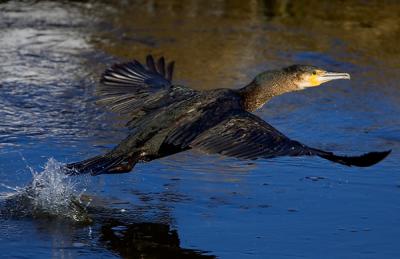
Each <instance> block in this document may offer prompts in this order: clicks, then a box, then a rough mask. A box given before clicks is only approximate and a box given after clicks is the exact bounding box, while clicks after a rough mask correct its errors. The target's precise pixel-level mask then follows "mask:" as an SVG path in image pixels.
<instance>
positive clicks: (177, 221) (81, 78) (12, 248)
mask: <svg viewBox="0 0 400 259" xmlns="http://www.w3.org/2000/svg"><path fill="white" fill-rule="evenodd" d="M311 2H313V1H311ZM222 3H225V4H222ZM340 5H341V4H340V3H336V2H335V1H333V2H331V3H330V4H328V3H327V4H324V5H315V3H314V5H313V6H314V7H315V9H314V11H313V12H311V13H308V12H309V9H307V8H304V9H301V8H302V7H301V6H299V4H297V5H296V4H292V5H290V4H284V3H283V2H282V3H278V2H275V1H265V2H263V3H261V2H257V1H255V2H252V3H242V2H237V3H236V4H233V2H230V3H228V2H221V3H220V2H214V1H210V2H209V3H203V4H199V3H197V2H187V3H186V4H182V3H180V2H179V1H170V2H164V1H162V2H157V1H155V2H152V1H150V2H147V3H141V2H131V3H125V2H123V1H121V2H117V3H113V4H107V3H95V2H90V1H89V2H74V3H65V2H47V1H39V2H30V1H24V2H14V1H5V2H1V3H0V11H1V13H2V16H0V21H1V23H0V46H1V50H0V64H1V65H0V118H1V119H0V177H1V180H0V184H1V186H0V194H1V197H0V250H1V251H2V253H1V257H4V258H11V257H14V258H49V257H52V258H61V257H64V258H77V257H79V258H103V257H104V258H106V257H107V258H109V257H111V258H113V257H115V258H119V257H123V258H202V257H206V258H207V257H209V258H213V257H218V258H399V256H400V248H399V245H398V244H399V241H398V240H400V227H399V226H400V216H399V215H400V199H399V198H398V197H399V194H400V169H399V167H400V163H399V161H400V160H399V158H400V153H399V150H400V133H399V132H400V117H399V115H398V114H399V113H400V93H399V89H400V88H399V87H400V86H399V82H400V75H399V74H398V69H399V67H400V63H399V60H400V59H399V58H400V52H399V51H398V48H397V47H398V45H399V44H400V39H399V37H398V35H400V33H398V24H399V22H400V20H399V17H398V15H397V13H398V10H399V6H398V4H396V3H386V5H382V6H375V5H374V4H373V3H370V4H365V5H363V6H359V5H358V4H357V3H353V2H349V4H348V7H347V9H346V10H344V9H343V8H341V7H340ZM378 7H379V8H378ZM382 16H384V17H386V18H385V19H383V20H382V19H381V18H380V17H382ZM147 53H153V54H156V55H161V54H162V55H165V56H166V57H171V58H172V59H176V61H177V67H176V72H177V73H176V78H177V81H178V82H180V83H185V84H188V85H190V86H193V87H194V88H196V89H212V88H217V87H233V88H235V87H239V86H241V85H244V84H246V83H248V81H249V80H251V78H252V77H253V76H254V75H255V74H257V73H258V72H261V71H263V70H265V69H270V68H277V67H281V66H285V65H288V64H291V63H308V64H314V65H317V66H321V67H324V68H326V69H327V70H335V71H344V72H349V73H350V74H351V75H352V80H351V81H340V82H339V81H338V82H332V83H328V84H326V85H324V86H322V87H319V88H314V89H310V90H306V91H303V92H295V93H290V94H286V95H283V96H280V97H277V98H275V99H273V100H272V101H271V102H270V103H268V104H267V105H266V106H264V107H263V109H261V110H259V111H257V112H256V114H257V115H259V116H260V117H262V118H263V119H265V120H266V121H268V122H269V123H270V124H272V125H274V126H275V127H276V128H278V129H279V130H280V131H281V132H283V133H285V134H286V135H288V136H289V137H291V138H293V139H296V140H299V141H301V142H303V143H306V144H307V145H310V146H314V147H318V148H322V149H326V150H330V151H334V152H337V153H340V154H348V155H351V154H359V153H364V152H367V151H379V150H387V149H392V150H393V151H392V154H391V155H390V156H389V157H388V158H387V159H386V160H384V161H383V162H381V163H380V164H378V165H376V166H373V167H370V168H349V167H344V166H341V165H336V164H333V163H330V162H328V161H324V160H322V159H319V158H309V157H308V158H307V157H298V158H285V157H284V158H276V159H271V160H259V161H251V162H246V161H238V160H236V159H233V158H223V157H219V156H213V155H205V154H201V153H198V152H196V151H189V152H185V153H181V154H176V155H174V156H171V157H167V158H164V159H160V160H156V161H153V162H151V163H147V164H138V165H137V166H136V167H135V169H134V171H133V172H132V173H129V174H121V175H107V176H104V175H102V176H97V177H89V176H83V177H74V178H69V177H64V176H63V174H62V171H61V170H60V169H59V166H61V164H62V163H67V162H72V161H79V160H82V159H84V158H88V157H90V156H93V155H97V154H100V153H103V152H106V151H107V150H109V149H110V148H112V147H113V146H114V145H115V144H116V143H118V141H119V140H121V139H122V138H124V137H125V136H126V134H127V130H126V129H124V127H123V123H124V122H123V121H124V120H123V118H116V116H115V115H113V114H111V113H108V112H107V111H105V110H104V109H102V108H101V107H98V106H96V104H95V103H94V90H95V87H96V84H97V81H98V78H99V75H100V74H101V72H102V71H103V70H104V68H105V67H106V66H107V65H110V64H112V63H113V62H115V61H116V60H121V59H124V58H133V57H134V58H137V59H141V60H142V59H143V58H144V57H145V55H146V54H147ZM32 181H34V182H35V181H36V182H38V181H39V182H40V183H41V184H39V185H36V187H35V188H34V191H32V190H31V189H29V188H28V187H29V186H30V184H31V182H32Z"/></svg>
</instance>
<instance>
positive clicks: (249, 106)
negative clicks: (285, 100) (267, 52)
mask: <svg viewBox="0 0 400 259" xmlns="http://www.w3.org/2000/svg"><path fill="white" fill-rule="evenodd" d="M293 88H294V87H293V82H292V80H291V79H290V78H287V76H286V75H284V74H283V73H282V72H280V71H270V72H265V73H262V74H260V75H258V76H257V77H256V78H254V80H253V81H252V82H251V83H250V84H248V85H246V86H245V87H243V88H241V89H239V93H240V95H241V97H242V102H243V108H244V109H245V110H246V111H249V112H253V111H255V110H257V109H258V108H260V107H262V106H263V105H264V104H265V103H266V102H268V101H269V100H271V99H272V98H273V97H274V96H278V95H281V94H284V93H287V92H291V91H293V90H291V89H293Z"/></svg>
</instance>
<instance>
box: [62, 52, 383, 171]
mask: <svg viewBox="0 0 400 259" xmlns="http://www.w3.org/2000/svg"><path fill="white" fill-rule="evenodd" d="M173 70H174V62H170V63H169V64H168V65H166V63H165V60H164V58H163V57H161V58H160V59H159V60H158V61H157V62H155V61H154V59H153V57H152V56H151V55H149V56H147V60H146V66H144V65H142V64H141V63H140V62H138V61H136V60H134V61H132V62H127V63H121V64H115V65H113V66H112V67H110V68H108V69H107V70H106V71H105V72H104V73H103V75H102V78H101V82H100V86H99V87H98V89H97V92H98V95H99V97H100V98H99V103H101V104H103V105H105V106H107V107H108V108H109V109H110V110H111V111H114V112H117V113H121V114H128V115H129V116H130V121H129V122H128V123H127V126H128V127H129V128H130V129H131V133H130V134H129V136H128V137H127V138H125V139H124V140H123V141H121V143H120V144H119V145H118V146H116V147H115V148H114V149H113V150H111V151H110V152H108V153H106V154H104V155H100V156H96V157H93V158H90V159H87V160H84V161H81V162H78V163H72V164H68V165H67V168H70V169H72V170H70V172H71V174H84V173H91V174H93V175H98V174H104V173H124V172H129V171H131V170H132V168H133V167H134V166H135V164H136V163H139V162H148V161H151V160H154V159H157V158H161V157H165V156H168V155H172V154H175V153H178V152H182V151H185V150H188V149H197V150H200V151H203V152H206V153H218V154H221V155H224V156H231V157H237V158H240V159H257V158H272V157H277V156H319V157H322V158H325V159H328V160H330V161H333V162H336V163H340V164H343V165H347V166H361V167H366V166H371V165H373V164H376V163H378V162H379V161H381V160H382V159H384V158H385V157H386V156H387V155H388V154H389V153H390V151H384V152H371V153H367V154H364V155H361V156H338V155H335V154H333V153H331V152H327V151H323V150H320V149H316V148H312V147H308V146H306V145H304V144H301V143H300V142H297V141H294V140H291V139H289V138H288V137H286V136H285V135H284V134H282V133H280V132H279V131H278V130H276V129H275V128H274V127H272V126H271V125H269V124H268V123H266V122H265V121H263V120H262V119H261V118H259V117H257V116H256V115H254V114H252V113H251V112H253V111H255V110H256V109H258V108H260V107H261V106H263V104H265V103H266V102H267V101H269V100H270V99H271V98H272V97H274V96H277V95H281V94H283V93H287V92H291V91H297V90H302V89H305V88H308V87H313V86H318V85H320V84H322V83H325V82H328V81H331V80H336V79H350V75H349V74H347V73H332V72H327V71H325V70H323V69H321V68H317V67H314V66H308V65H292V66H289V67H286V68H283V69H280V70H271V71H266V72H263V73H261V74H259V75H258V76H256V77H255V79H254V80H253V81H252V82H251V83H250V84H248V85H247V86H245V87H243V88H241V89H239V90H233V89H215V90H208V91H197V90H193V89H191V88H188V87H185V86H182V85H176V84H174V83H173V82H172V75H173Z"/></svg>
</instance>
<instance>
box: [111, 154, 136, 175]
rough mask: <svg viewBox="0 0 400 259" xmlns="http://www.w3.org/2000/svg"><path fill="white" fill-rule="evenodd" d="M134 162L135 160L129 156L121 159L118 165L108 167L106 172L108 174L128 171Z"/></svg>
mask: <svg viewBox="0 0 400 259" xmlns="http://www.w3.org/2000/svg"><path fill="white" fill-rule="evenodd" d="M136 162H137V160H136V159H134V158H133V157H132V156H131V157H129V158H128V159H126V160H124V161H122V162H121V163H120V164H119V165H117V166H114V167H112V168H110V169H109V170H108V172H107V173H109V174H123V173H129V172H130V171H132V169H133V167H134V166H135V164H136Z"/></svg>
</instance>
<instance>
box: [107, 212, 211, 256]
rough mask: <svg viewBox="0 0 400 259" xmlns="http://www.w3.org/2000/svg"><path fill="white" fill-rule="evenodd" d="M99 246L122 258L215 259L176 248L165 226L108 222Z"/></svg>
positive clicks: (176, 242) (177, 243)
mask: <svg viewBox="0 0 400 259" xmlns="http://www.w3.org/2000/svg"><path fill="white" fill-rule="evenodd" d="M99 240H100V242H101V243H102V244H104V246H105V247H106V248H107V249H110V250H112V251H114V252H116V253H118V254H119V255H120V256H122V257H123V258H216V257H215V256H213V255H209V254H207V253H206V252H204V251H200V250H193V249H186V248H182V247H181V246H180V240H179V236H178V232H177V231H176V230H173V229H171V226H170V225H168V224H159V223H131V224H124V223H122V222H121V221H119V220H110V221H109V222H107V223H105V224H103V225H102V226H101V229H100V239H99Z"/></svg>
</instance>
